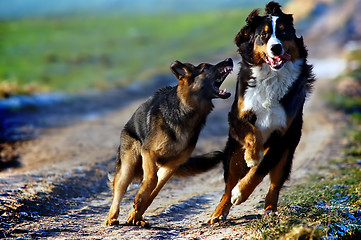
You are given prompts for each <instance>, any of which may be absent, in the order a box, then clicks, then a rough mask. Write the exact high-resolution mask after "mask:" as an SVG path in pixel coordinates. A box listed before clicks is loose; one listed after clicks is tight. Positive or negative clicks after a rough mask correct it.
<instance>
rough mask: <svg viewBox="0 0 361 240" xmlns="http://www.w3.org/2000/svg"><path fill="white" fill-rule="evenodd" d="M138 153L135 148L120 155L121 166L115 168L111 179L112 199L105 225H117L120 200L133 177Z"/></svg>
mask: <svg viewBox="0 0 361 240" xmlns="http://www.w3.org/2000/svg"><path fill="white" fill-rule="evenodd" d="M139 157H140V155H139V154H137V151H136V150H135V149H133V150H127V151H125V152H124V153H123V154H122V156H121V159H122V163H121V164H122V165H121V167H117V168H116V172H115V176H114V180H113V201H112V205H111V207H110V210H109V216H108V218H107V220H106V221H105V225H106V226H112V225H119V221H118V220H117V218H118V216H119V206H120V202H121V200H122V198H123V196H124V194H125V192H126V191H127V188H128V186H129V184H130V183H131V182H132V181H133V179H134V177H135V172H136V169H135V168H136V167H137V165H138V164H137V161H139Z"/></svg>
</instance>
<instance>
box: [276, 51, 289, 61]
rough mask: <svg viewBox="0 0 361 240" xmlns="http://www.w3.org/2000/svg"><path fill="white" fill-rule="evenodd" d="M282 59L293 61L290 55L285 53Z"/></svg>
mask: <svg viewBox="0 0 361 240" xmlns="http://www.w3.org/2000/svg"><path fill="white" fill-rule="evenodd" d="M279 57H280V58H281V59H284V60H290V59H291V55H290V54H288V53H286V52H285V53H284V54H282V55H281V56H279Z"/></svg>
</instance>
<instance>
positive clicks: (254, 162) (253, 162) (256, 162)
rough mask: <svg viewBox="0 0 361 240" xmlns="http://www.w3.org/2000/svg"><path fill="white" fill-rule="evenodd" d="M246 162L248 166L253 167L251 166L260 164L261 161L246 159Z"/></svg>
mask: <svg viewBox="0 0 361 240" xmlns="http://www.w3.org/2000/svg"><path fill="white" fill-rule="evenodd" d="M246 163H247V167H249V168H251V167H255V166H258V164H259V163H260V161H256V160H250V161H246Z"/></svg>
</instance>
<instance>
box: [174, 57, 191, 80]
mask: <svg viewBox="0 0 361 240" xmlns="http://www.w3.org/2000/svg"><path fill="white" fill-rule="evenodd" d="M170 69H171V70H172V72H173V73H174V75H175V76H176V77H177V78H178V80H182V79H183V78H185V77H187V76H189V75H190V74H191V73H190V70H189V69H188V67H187V65H185V64H183V63H181V62H180V61H178V60H176V61H174V62H173V63H172V64H171V65H170Z"/></svg>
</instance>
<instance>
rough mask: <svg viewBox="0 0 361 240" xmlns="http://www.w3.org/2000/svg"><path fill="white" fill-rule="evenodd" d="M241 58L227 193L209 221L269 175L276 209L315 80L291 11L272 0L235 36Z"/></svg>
mask: <svg viewBox="0 0 361 240" xmlns="http://www.w3.org/2000/svg"><path fill="white" fill-rule="evenodd" d="M234 41H235V44H236V45H237V47H238V52H239V54H240V55H241V57H242V60H241V62H240V71H239V73H238V78H237V86H236V94H235V99H234V102H233V105H232V108H231V111H230V112H229V116H228V121H229V137H228V141H227V144H226V147H225V150H224V159H223V165H224V171H225V172H224V177H225V192H224V194H223V197H222V199H221V202H220V203H219V205H218V207H217V208H216V210H215V211H214V213H213V214H212V215H211V218H210V219H209V223H215V222H217V221H219V220H225V219H226V217H227V215H228V213H229V210H230V208H231V206H232V205H238V204H241V203H242V202H244V201H246V200H247V198H248V197H249V196H250V194H251V193H252V192H253V191H254V189H255V188H256V186H257V185H258V184H259V183H260V182H261V181H262V180H263V178H264V177H265V176H266V175H267V174H268V173H269V174H270V182H271V183H270V187H269V191H268V194H267V196H266V199H265V211H266V212H271V211H277V202H278V196H279V192H280V189H281V188H282V186H283V184H284V182H285V181H286V180H287V179H288V177H289V174H290V171H291V165H292V159H293V155H294V152H295V149H296V147H297V145H298V143H299V141H300V138H301V131H302V123H303V120H302V114H303V106H304V103H305V99H306V97H307V96H308V94H309V93H310V92H311V89H312V85H313V82H314V80H315V79H314V76H313V74H312V66H311V65H309V64H308V63H307V50H306V48H305V45H304V42H303V38H302V37H297V36H296V30H295V28H294V24H293V17H292V15H291V14H286V13H283V12H282V10H281V6H280V4H278V3H276V2H270V3H268V4H267V5H266V7H265V15H260V10H259V9H255V10H253V11H252V12H251V13H250V14H249V16H248V17H247V19H246V25H245V26H244V27H243V28H242V29H241V30H240V31H239V33H238V34H237V36H236V37H235V39H234Z"/></svg>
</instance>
